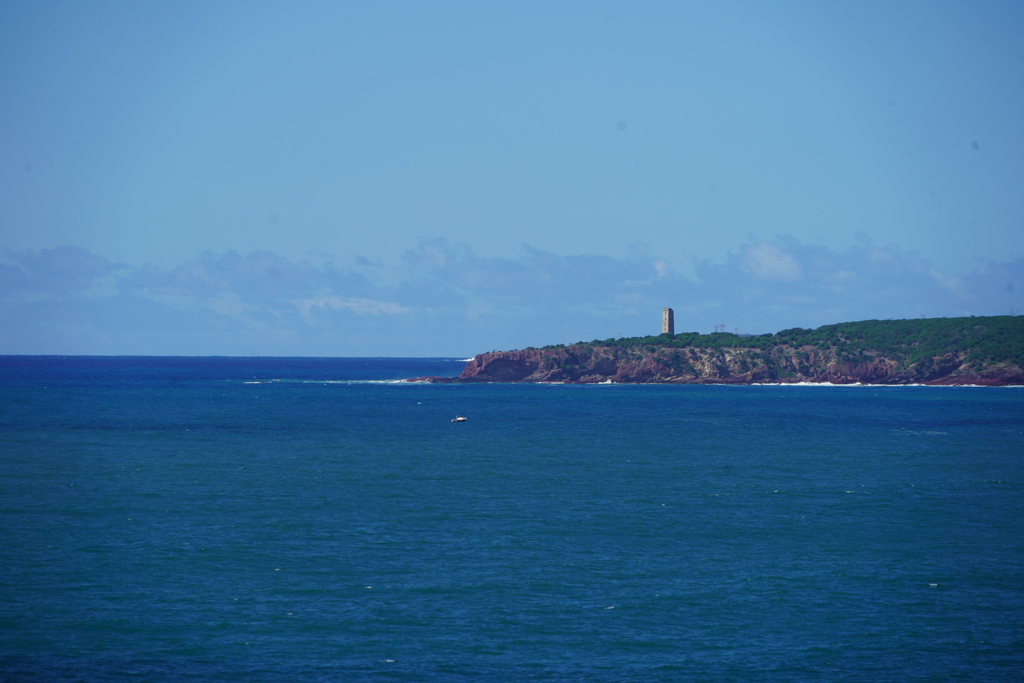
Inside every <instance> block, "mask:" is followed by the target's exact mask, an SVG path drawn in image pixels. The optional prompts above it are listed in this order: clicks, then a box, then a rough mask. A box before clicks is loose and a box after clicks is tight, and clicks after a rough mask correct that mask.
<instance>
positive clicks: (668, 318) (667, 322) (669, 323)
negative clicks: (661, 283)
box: [661, 308, 676, 334]
mask: <svg viewBox="0 0 1024 683" xmlns="http://www.w3.org/2000/svg"><path fill="white" fill-rule="evenodd" d="M661 333H662V334H675V333H676V320H675V316H674V315H673V314H672V309H671V308H663V309H661Z"/></svg>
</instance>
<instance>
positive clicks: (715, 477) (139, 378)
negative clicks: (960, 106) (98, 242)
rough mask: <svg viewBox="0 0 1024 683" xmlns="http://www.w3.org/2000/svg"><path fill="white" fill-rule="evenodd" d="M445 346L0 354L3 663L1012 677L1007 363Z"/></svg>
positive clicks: (1012, 437) (417, 672)
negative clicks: (620, 377) (649, 374)
mask: <svg viewBox="0 0 1024 683" xmlns="http://www.w3.org/2000/svg"><path fill="white" fill-rule="evenodd" d="M461 367H462V363H460V362H458V361H455V360H451V359H448V360H444V359H437V360H434V359H406V360H403V359H225V358H219V359H199V358H178V359H171V358H64V359H61V358H52V357H51V358H24V357H20V358H19V357H4V358H0V449H2V450H0V542H2V548H3V552H2V565H0V678H3V679H9V680H22V679H23V680H72V681H74V680H80V681H97V680H110V681H120V680H126V681H127V680H131V681H141V680H160V681H193V680H214V679H215V680H239V681H243V680H244V681H282V680H287V681H321V680H323V681H332V680H339V681H341V680H344V681H361V680H393V681H447V680H453V681H463V680H465V681H469V680H552V681H554V680H594V681H622V680H658V679H663V680H734V681H785V680H838V679H843V680H862V681H879V680H946V679H961V680H1006V681H1011V680H1020V678H1021V676H1022V671H1024V498H1022V493H1024V389H993V388H970V387H963V388H937V387H903V388H896V387H767V386H760V387H759V386H754V387H722V386H708V387H696V386H682V387H673V386H618V385H612V386H607V385H597V386H593V385H592V386H562V385H513V384H504V385H503V384H486V385H469V386H458V385H425V384H406V383H395V382H392V381H390V380H395V379H399V378H402V377H409V376H421V375H449V374H457V373H458V372H459V370H460V369H461ZM456 414H462V415H465V416H467V417H468V421H467V422H465V423H461V424H455V423H452V422H451V418H452V417H453V416H455V415H456Z"/></svg>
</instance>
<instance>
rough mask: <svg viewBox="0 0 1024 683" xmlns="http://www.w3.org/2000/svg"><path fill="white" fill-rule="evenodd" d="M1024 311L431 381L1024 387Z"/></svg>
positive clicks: (627, 347)
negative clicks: (1021, 312)
mask: <svg viewBox="0 0 1024 683" xmlns="http://www.w3.org/2000/svg"><path fill="white" fill-rule="evenodd" d="M1022 367H1024V316H1008V315H1007V316H988V317H973V316H972V317H969V318H921V319H909V320H864V321H860V322H850V323H839V324H836V325H825V326H822V327H818V328H816V329H803V328H799V327H796V328H792V329H788V330H782V331H781V332H777V333H775V334H763V335H759V336H741V335H735V334H732V333H729V332H715V333H713V334H700V333H697V332H689V333H681V334H668V333H665V334H660V335H657V336H647V337H629V338H620V339H614V338H613V339H605V340H596V339H595V340H594V341H591V342H577V343H576V344H568V345H566V344H558V345H554V346H545V347H541V348H532V347H529V348H526V349H521V350H515V351H495V352H491V353H481V354H478V355H477V356H475V357H474V358H473V359H472V360H470V361H469V362H467V363H466V367H465V369H464V370H463V371H462V374H461V375H459V376H458V377H415V378H412V379H409V380H407V381H410V382H415V381H420V382H434V383H472V382H558V383H575V384H598V383H607V382H612V383H630V384H795V383H817V384H824V383H831V384H856V383H860V384H893V385H901V384H902V385H906V384H930V385H982V386H1009V385H1024V371H1022V369H1021V368H1022Z"/></svg>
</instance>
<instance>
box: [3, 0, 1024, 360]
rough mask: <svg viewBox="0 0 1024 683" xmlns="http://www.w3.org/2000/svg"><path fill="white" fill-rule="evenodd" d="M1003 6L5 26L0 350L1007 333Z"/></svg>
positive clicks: (95, 14) (320, 351)
mask: <svg viewBox="0 0 1024 683" xmlns="http://www.w3.org/2000/svg"><path fill="white" fill-rule="evenodd" d="M1022 35H1024V5H1021V4H1020V3H1015V2H1005V3H993V2H989V3H985V2H979V3H969V4H968V3H942V2H923V3H915V2H906V3H899V4H895V3H881V2H880V3H870V2H865V3H822V2H807V3H800V2H791V3H753V2H751V3H727V2H725V3H717V2H716V3H703V4H695V3H679V2H672V3H601V2H586V3H569V2H566V3H504V4H499V3H454V2H450V3H302V4H301V5H297V4H296V3H187V2H180V3H163V4H158V3H137V2H126V3H109V2H96V3H47V2H40V3H21V4H18V3H6V4H4V5H3V6H2V7H0V104H2V106H0V353H95V354H104V353H117V354H124V353H144V354H149V353H155V354H189V355H191V354H275V355H468V354H472V353H476V352H479V351H489V350H491V349H503V348H513V347H522V346H526V345H541V344H546V343H558V342H571V341H577V340H581V339H587V340H588V339H593V338H605V337H609V336H613V335H616V334H622V335H634V334H645V333H649V332H657V331H658V329H659V325H660V311H661V307H662V306H672V307H673V308H675V310H676V321H677V323H676V324H677V329H679V330H685V331H689V330H697V331H703V332H708V331H711V330H712V329H713V326H714V325H716V324H724V325H726V326H727V328H728V329H730V330H734V329H740V330H741V331H744V332H766V331H775V330H778V329H783V328H787V327H793V326H804V327H811V326H817V325H822V324H827V323H833V322H841V321H845V320H857V319H865V318H889V317H917V316H920V315H926V316H943V315H946V316H954V315H971V314H973V315H994V314H1006V313H1008V312H1010V311H1018V312H1020V311H1021V310H1022V309H1024V300H1022V292H1024V201H1022V199H1021V196H1022V195H1024V192H1022V191H1021V188H1024V41H1021V39H1020V36H1022Z"/></svg>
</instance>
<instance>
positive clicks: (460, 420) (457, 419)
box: [452, 415, 466, 422]
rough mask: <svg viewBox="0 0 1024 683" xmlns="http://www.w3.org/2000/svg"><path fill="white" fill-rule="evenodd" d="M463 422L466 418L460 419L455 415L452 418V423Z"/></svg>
mask: <svg viewBox="0 0 1024 683" xmlns="http://www.w3.org/2000/svg"><path fill="white" fill-rule="evenodd" d="M465 421H466V418H464V417H462V416H461V415H456V416H455V417H454V418H452V422H465Z"/></svg>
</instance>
